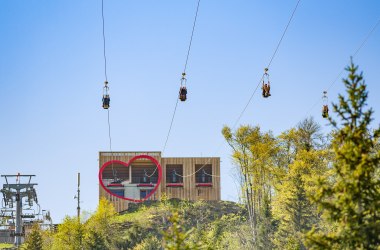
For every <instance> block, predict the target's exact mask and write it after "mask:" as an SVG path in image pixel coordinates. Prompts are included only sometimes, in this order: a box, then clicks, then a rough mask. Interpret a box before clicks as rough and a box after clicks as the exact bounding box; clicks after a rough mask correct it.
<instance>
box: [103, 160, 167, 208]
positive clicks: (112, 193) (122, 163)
mask: <svg viewBox="0 0 380 250" xmlns="http://www.w3.org/2000/svg"><path fill="white" fill-rule="evenodd" d="M138 159H147V160H150V161H151V162H153V163H154V164H155V165H156V167H157V170H158V179H157V183H156V184H155V186H154V184H152V183H150V184H143V183H140V184H137V186H136V187H144V186H145V187H152V186H154V188H153V189H152V190H151V191H150V192H149V193H148V194H146V196H145V197H144V198H143V199H133V198H129V197H124V196H121V195H118V194H116V193H114V192H112V191H111V190H110V189H108V188H107V187H106V185H104V182H103V172H104V171H105V169H106V167H108V166H110V165H113V164H119V165H122V166H123V167H126V168H128V167H129V166H130V165H131V164H132V163H133V162H134V161H136V160H138ZM161 178H162V168H161V165H160V163H159V162H158V161H157V160H156V159H155V158H154V157H152V156H149V155H137V156H135V157H133V158H132V159H130V160H129V161H128V162H127V163H125V162H123V161H119V160H112V161H108V162H106V163H104V164H103V166H102V167H101V168H100V170H99V183H100V185H101V186H102V187H103V189H104V190H105V191H106V192H107V193H109V194H110V195H113V196H116V197H117V198H120V199H123V200H128V201H132V202H143V201H145V200H147V199H149V197H151V196H152V195H153V194H154V193H155V192H156V191H157V189H158V187H159V186H160V183H161ZM107 186H108V187H123V185H122V184H121V183H116V184H112V183H111V184H108V185H107ZM123 192H124V191H123Z"/></svg>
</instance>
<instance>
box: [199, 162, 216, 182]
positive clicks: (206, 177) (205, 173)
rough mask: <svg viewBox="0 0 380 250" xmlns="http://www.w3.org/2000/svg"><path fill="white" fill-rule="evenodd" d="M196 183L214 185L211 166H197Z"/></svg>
mask: <svg viewBox="0 0 380 250" xmlns="http://www.w3.org/2000/svg"><path fill="white" fill-rule="evenodd" d="M195 171H196V174H195V183H212V166H211V164H208V165H204V164H197V165H195Z"/></svg>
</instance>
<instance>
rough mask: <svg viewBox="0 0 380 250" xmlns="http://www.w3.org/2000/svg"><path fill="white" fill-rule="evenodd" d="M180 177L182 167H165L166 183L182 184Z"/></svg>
mask: <svg viewBox="0 0 380 250" xmlns="http://www.w3.org/2000/svg"><path fill="white" fill-rule="evenodd" d="M182 175H183V166H182V165H166V183H183V178H182V177H181V176H182Z"/></svg>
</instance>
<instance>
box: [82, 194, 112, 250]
mask: <svg viewBox="0 0 380 250" xmlns="http://www.w3.org/2000/svg"><path fill="white" fill-rule="evenodd" d="M85 228H86V237H85V239H86V244H87V245H90V246H95V245H97V244H99V245H101V246H104V247H103V249H107V248H111V247H112V244H113V242H114V241H115V239H116V238H117V233H118V227H117V224H116V211H115V208H114V206H113V205H112V203H111V202H110V201H108V200H107V199H105V198H103V199H101V200H100V201H99V205H98V208H97V210H96V212H95V213H94V214H93V215H92V216H91V217H90V218H89V219H88V220H87V222H86V224H85ZM105 246H106V247H105Z"/></svg>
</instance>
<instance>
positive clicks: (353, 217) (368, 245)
mask: <svg viewBox="0 0 380 250" xmlns="http://www.w3.org/2000/svg"><path fill="white" fill-rule="evenodd" d="M346 70H347V71H348V73H349V74H348V78H347V79H344V85H345V87H346V91H347V97H344V96H342V95H339V104H334V105H333V108H334V112H335V113H336V114H337V116H338V118H339V119H340V121H341V123H340V124H339V125H338V123H337V122H336V121H335V120H333V119H332V118H330V123H331V124H332V125H333V126H334V128H335V129H336V131H335V132H334V139H333V143H332V145H333V150H334V153H335V163H334V165H333V173H334V175H333V176H332V177H330V178H325V179H323V180H321V182H320V188H319V189H318V192H317V193H316V195H315V197H314V198H315V201H316V202H317V203H318V204H319V206H320V207H321V208H322V209H323V211H324V212H325V215H326V217H327V219H328V220H329V221H330V223H332V224H334V226H335V229H334V230H333V231H331V232H328V233H326V232H323V231H321V230H318V229H314V230H313V231H311V232H310V234H309V235H308V243H309V244H310V246H311V247H312V248H314V249H379V246H380V179H379V176H378V175H376V173H378V171H379V164H380V152H379V151H378V150H376V148H375V146H376V145H375V144H376V142H378V140H379V138H380V129H375V130H371V129H370V123H371V121H372V115H373V110H372V109H367V110H366V109H365V106H366V105H367V98H368V91H367V90H366V85H365V82H364V80H363V74H362V73H360V74H358V73H357V70H358V67H357V66H355V65H354V64H353V62H352V61H351V64H350V65H349V66H348V67H347V68H346Z"/></svg>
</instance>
